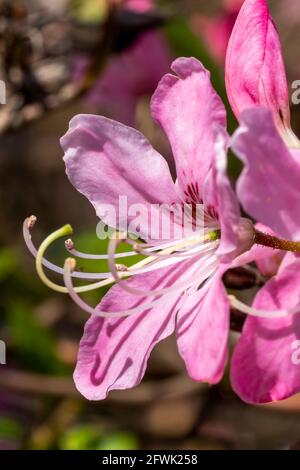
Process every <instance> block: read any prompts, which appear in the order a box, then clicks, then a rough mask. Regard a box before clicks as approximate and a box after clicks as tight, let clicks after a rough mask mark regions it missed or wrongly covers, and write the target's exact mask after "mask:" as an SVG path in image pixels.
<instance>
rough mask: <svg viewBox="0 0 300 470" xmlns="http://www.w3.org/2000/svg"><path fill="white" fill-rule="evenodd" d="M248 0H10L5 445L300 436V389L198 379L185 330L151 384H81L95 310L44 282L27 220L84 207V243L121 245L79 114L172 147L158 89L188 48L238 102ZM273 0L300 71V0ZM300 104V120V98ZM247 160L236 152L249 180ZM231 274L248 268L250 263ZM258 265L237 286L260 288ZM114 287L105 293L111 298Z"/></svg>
mask: <svg viewBox="0 0 300 470" xmlns="http://www.w3.org/2000/svg"><path fill="white" fill-rule="evenodd" d="M242 3H243V2H242V1H241V0H218V1H217V0H210V1H209V2H208V1H207V0H170V1H167V0H166V1H157V2H156V1H154V0H153V1H152V0H125V1H122V0H114V1H112V0H111V1H108V0H52V1H51V2H49V1H47V0H27V1H25V0H8V1H4V0H0V79H1V80H3V81H4V82H5V84H6V104H1V105H0V132H1V135H0V339H1V340H3V341H5V343H6V345H7V351H6V365H0V449H140V448H141V449H261V448H271V449H290V448H297V447H298V445H299V442H300V396H295V397H293V398H291V399H290V400H287V401H285V402H281V403H278V404H272V405H267V406H260V407H255V406H248V405H246V404H244V403H242V402H241V401H240V400H239V399H238V398H237V397H236V396H235V395H234V394H233V392H232V391H231V388H230V383H229V379H228V375H227V374H226V375H225V377H224V379H223V381H222V383H221V384H219V385H218V386H214V387H209V386H207V385H205V384H197V383H194V382H192V381H191V380H190V379H189V378H188V377H187V374H186V372H185V369H184V366H183V363H182V361H181V359H180V358H179V356H178V353H177V351H176V346H175V344H174V340H173V339H172V338H171V339H167V340H166V341H164V342H163V343H161V344H160V345H159V346H158V347H157V348H156V349H155V350H154V352H153V354H152V355H151V358H150V362H149V367H148V370H147V374H146V377H145V379H144V381H143V382H142V384H141V385H140V386H139V387H137V388H135V389H132V390H128V391H122V392H113V393H111V395H110V396H109V398H108V399H107V400H106V401H104V402H88V401H87V400H85V399H84V398H83V397H81V396H80V395H79V393H78V392H77V391H76V389H75V387H74V384H73V380H72V372H73V369H74V364H75V362H76V354H77V348H78V343H79V340H80V337H81V335H82V331H83V325H84V322H85V321H86V319H87V314H85V313H84V312H82V311H80V310H79V309H78V308H77V307H76V306H75V305H73V303H72V302H71V301H70V300H69V298H68V297H67V296H64V295H59V294H56V293H53V292H52V291H50V290H48V289H47V288H46V287H44V286H43V285H42V283H41V282H40V280H39V279H38V277H37V275H36V273H35V269H34V260H33V258H32V257H31V256H30V254H28V252H27V250H26V247H25V245H24V242H23V239H22V234H21V230H22V222H23V220H24V218H25V217H27V216H29V215H31V214H32V213H33V214H35V215H36V216H37V217H38V220H39V223H38V224H37V226H36V228H35V229H34V231H33V238H34V241H35V243H36V244H39V243H40V242H41V241H42V240H43V238H44V237H45V236H46V235H47V234H48V233H49V232H51V231H53V230H55V229H56V228H58V227H60V226H61V225H64V224H65V223H71V224H72V226H73V227H74V230H75V236H74V240H75V241H76V244H77V246H78V247H79V249H82V250H83V251H87V252H89V251H90V252H93V251H94V252H99V253H100V252H102V251H104V250H105V246H104V242H101V241H99V240H98V239H97V238H96V234H95V227H96V223H97V219H96V217H95V214H94V210H93V208H92V207H91V206H90V205H89V203H88V202H87V201H86V200H85V199H84V198H83V197H82V196H80V194H79V193H77V192H76V191H75V189H74V188H73V187H72V186H71V185H70V183H69V182H68V180H67V178H66V176H65V173H64V165H63V163H62V151H61V149H60V146H59V138H60V137H61V136H62V135H63V134H64V133H65V131H66V129H67V127H68V121H69V119H70V118H71V117H72V116H73V115H74V114H76V113H82V112H91V113H97V114H104V115H106V116H109V117H113V118H114V119H117V120H119V121H122V122H124V123H126V124H128V125H131V126H134V127H137V128H139V129H140V130H141V131H142V132H144V134H145V135H146V136H147V137H148V138H149V139H150V140H151V143H152V144H153V145H154V147H155V148H156V149H158V150H159V151H160V152H161V153H163V155H165V157H166V159H167V160H168V161H169V162H170V149H169V147H168V143H167V142H166V139H165V137H164V136H163V135H162V133H161V132H160V130H159V129H158V128H157V127H156V126H155V125H154V124H153V122H152V121H151V118H150V114H149V98H150V96H151V94H152V93H153V91H154V89H155V87H156V85H157V82H158V80H159V79H160V78H161V76H162V75H163V74H164V73H166V72H168V70H169V65H170V63H171V61H172V59H173V58H174V57H177V56H180V55H186V56H195V57H198V58H199V59H200V60H201V61H202V62H203V63H204V65H205V66H206V67H207V68H209V69H210V70H211V72H212V78H213V83H214V85H215V87H216V89H217V91H218V93H219V94H220V95H221V96H222V98H223V99H224V100H225V102H226V95H225V91H224V57H225V51H226V45H227V41H228V39H229V35H230V32H231V29H232V27H233V24H234V21H235V18H236V15H237V12H238V10H239V8H240V5H241V4H242ZM269 5H270V7H271V9H272V12H273V15H274V18H275V20H276V23H277V25H278V29H279V32H280V36H281V39H282V43H283V50H284V55H285V59H286V63H287V72H288V78H289V82H290V83H292V82H293V81H294V80H297V79H300V52H299V47H298V44H299V40H300V28H299V25H300V5H299V0H270V1H269ZM228 113H229V114H228V126H229V129H230V130H234V129H235V127H236V123H235V120H234V118H233V116H232V115H231V113H230V110H229V109H228ZM292 113H293V121H294V129H295V130H298V131H300V125H299V123H300V107H299V106H298V107H297V106H294V107H292ZM170 164H171V165H172V163H170ZM238 171H239V166H238V165H237V163H236V162H235V160H234V159H233V158H232V159H231V162H230V173H231V176H232V178H233V180H234V178H235V177H236V175H237V174H238ZM61 245H63V243H61V244H59V243H58V244H57V246H55V247H54V248H53V249H52V250H50V251H49V258H51V260H54V261H55V262H56V263H58V264H62V262H63V260H64V258H65V257H66V253H65V251H64V248H63V246H61ZM85 267H87V265H84V266H82V268H85ZM89 268H90V269H94V270H96V269H97V268H99V266H95V264H94V265H91V266H89ZM227 281H228V284H229V285H230V284H234V274H233V275H232V278H231V279H228V280H227ZM250 281H251V280H250ZM250 281H249V279H248V280H247V279H246V280H245V279H244V281H243V280H242V281H239V282H236V283H235V284H236V285H235V287H236V288H244V287H246V288H245V289H244V295H245V296H247V295H252V294H253V291H254V290H255V287H253V285H252V284H251V282H250ZM239 283H240V284H241V285H238V284H239ZM103 293H104V292H97V293H96V294H95V293H94V294H93V295H90V296H89V301H90V302H94V303H95V304H96V303H98V302H99V300H100V297H101V295H103ZM237 323H239V322H237ZM239 327H240V325H238V324H235V325H234V328H233V329H234V330H238V329H239ZM237 335H238V332H237V331H234V332H233V333H232V342H234V340H235V338H236V337H237Z"/></svg>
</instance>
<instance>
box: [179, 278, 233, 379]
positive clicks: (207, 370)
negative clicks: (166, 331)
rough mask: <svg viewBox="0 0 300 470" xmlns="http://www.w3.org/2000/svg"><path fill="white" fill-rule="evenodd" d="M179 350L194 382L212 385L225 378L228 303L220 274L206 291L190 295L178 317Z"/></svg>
mask: <svg viewBox="0 0 300 470" xmlns="http://www.w3.org/2000/svg"><path fill="white" fill-rule="evenodd" d="M176 331H177V344H178V350H179V353H180V354H181V356H182V358H183V359H184V361H185V364H186V367H187V370H188V373H189V375H190V377H191V378H192V379H194V380H197V381H201V382H208V383H211V384H214V383H217V382H219V380H221V378H222V376H223V372H224V368H225V364H226V359H227V340H228V332H229V303H228V298H227V294H226V291H225V288H224V285H223V283H222V280H221V275H220V274H218V275H217V276H216V278H215V279H214V281H213V283H212V285H211V286H210V287H209V289H208V290H207V291H201V290H200V291H196V292H194V293H193V294H191V295H187V297H186V300H185V301H184V303H183V305H182V306H181V308H180V310H179V313H178V315H177V322H176Z"/></svg>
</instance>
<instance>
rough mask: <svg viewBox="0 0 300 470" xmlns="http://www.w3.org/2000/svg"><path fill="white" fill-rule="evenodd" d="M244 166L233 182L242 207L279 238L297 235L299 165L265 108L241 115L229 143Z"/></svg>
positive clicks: (298, 224)
mask: <svg viewBox="0 0 300 470" xmlns="http://www.w3.org/2000/svg"><path fill="white" fill-rule="evenodd" d="M232 148H233V150H234V152H235V153H236V155H237V156H238V157H239V158H240V159H241V160H242V162H243V163H244V165H245V168H244V169H243V171H242V174H241V176H240V178H239V180H238V183H237V193H238V197H239V200H240V201H241V203H242V205H243V207H244V209H245V210H246V212H248V214H250V215H251V216H252V217H254V218H255V219H256V220H258V221H260V222H262V223H264V224H265V225H267V226H269V227H270V228H271V229H272V230H273V231H274V232H275V233H277V234H278V235H279V236H281V237H286V238H289V239H294V240H295V239H297V238H299V236H300V211H299V207H300V190H299V181H300V165H299V163H298V162H297V161H296V160H295V158H294V157H293V155H292V154H291V153H290V152H289V151H288V149H287V148H286V146H285V145H284V143H283V141H282V140H281V138H280V136H279V134H278V132H277V130H276V127H275V125H274V122H273V119H272V115H271V112H270V111H269V110H267V109H258V108H256V109H251V110H248V111H245V112H244V113H243V114H242V116H241V127H240V129H238V130H237V132H236V134H235V136H234V138H233V143H232Z"/></svg>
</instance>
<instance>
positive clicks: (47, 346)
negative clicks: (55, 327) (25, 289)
mask: <svg viewBox="0 0 300 470" xmlns="http://www.w3.org/2000/svg"><path fill="white" fill-rule="evenodd" d="M7 323H8V326H9V331H10V337H11V344H12V347H13V352H14V353H15V354H16V355H17V356H18V358H19V360H20V361H21V363H22V364H23V365H25V366H26V367H29V368H30V369H31V370H34V371H36V372H44V373H53V374H54V373H55V374H60V373H63V372H65V370H66V368H65V366H64V365H63V364H62V363H61V362H60V361H59V359H58V357H57V355H56V353H55V340H54V338H53V336H52V334H51V332H50V331H49V330H47V329H46V328H45V327H44V326H43V325H41V324H40V323H39V322H38V321H37V319H36V318H35V317H34V315H33V314H32V310H31V309H30V308H29V307H28V306H25V305H24V304H22V303H21V302H20V301H16V302H13V303H11V304H10V305H9V307H8V311H7Z"/></svg>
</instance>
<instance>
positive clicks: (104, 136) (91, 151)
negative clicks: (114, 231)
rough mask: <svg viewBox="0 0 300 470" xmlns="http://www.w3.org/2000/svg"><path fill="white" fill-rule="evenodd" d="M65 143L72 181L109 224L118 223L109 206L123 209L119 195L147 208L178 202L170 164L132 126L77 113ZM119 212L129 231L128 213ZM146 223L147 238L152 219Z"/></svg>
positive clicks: (124, 227) (122, 225)
mask: <svg viewBox="0 0 300 470" xmlns="http://www.w3.org/2000/svg"><path fill="white" fill-rule="evenodd" d="M61 144H62V147H63V149H64V151H65V156H64V160H65V164H66V171H67V175H68V177H69V179H70V181H71V183H72V184H73V185H74V186H75V188H76V189H77V190H78V191H79V192H81V193H82V194H84V195H85V196H86V197H87V198H88V199H89V201H90V202H91V203H92V204H93V206H94V207H95V209H96V213H97V215H98V216H99V217H100V218H102V220H103V221H104V222H105V223H107V224H108V225H110V226H113V227H114V226H115V220H114V217H112V216H111V214H110V212H109V211H108V212H107V206H108V205H109V206H112V207H115V208H116V211H118V202H119V199H118V198H119V196H126V197H127V204H128V206H130V205H132V204H137V203H141V204H143V205H144V206H145V207H146V208H147V207H148V206H149V205H150V204H155V203H156V204H161V203H166V204H171V203H172V202H176V201H177V200H178V196H177V193H176V189H175V185H174V183H173V180H172V177H171V174H170V171H169V167H168V164H167V162H166V161H165V160H164V158H163V157H162V156H161V155H160V154H159V153H158V152H156V151H155V150H154V149H153V147H152V146H151V145H150V143H149V142H148V141H147V140H146V139H145V138H144V136H143V135H142V134H141V133H140V132H138V131H136V130H134V129H132V128H130V127H127V126H125V125H123V124H120V123H118V122H116V121H112V120H110V119H106V118H104V117H102V116H94V115H78V116H75V117H74V118H73V119H72V120H71V122H70V128H69V130H68V132H67V133H66V134H65V136H64V137H63V138H62V140H61ZM117 215H118V212H117ZM119 215H120V219H121V220H120V225H121V228H123V229H124V230H125V229H126V227H127V224H128V219H127V211H125V212H124V214H122V213H121V211H120V214H119ZM144 223H145V225H144V226H143V227H141V232H142V235H144V236H145V237H147V230H148V219H147V220H145V221H144Z"/></svg>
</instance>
